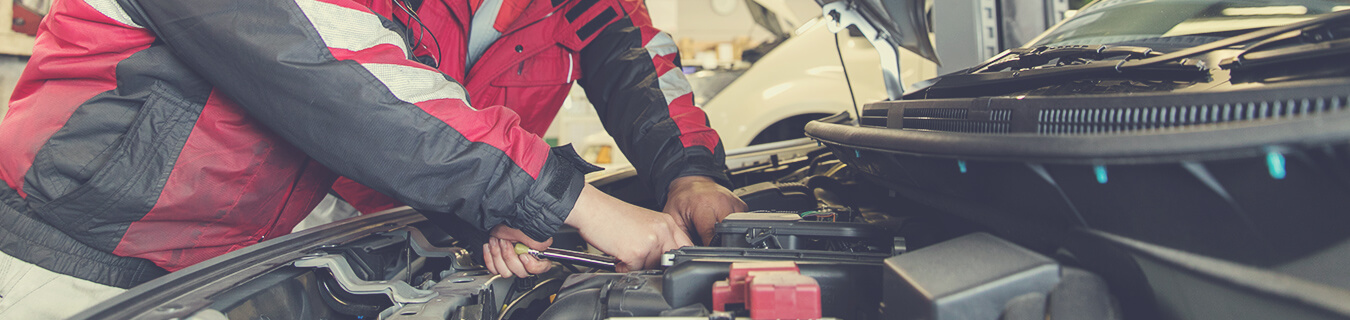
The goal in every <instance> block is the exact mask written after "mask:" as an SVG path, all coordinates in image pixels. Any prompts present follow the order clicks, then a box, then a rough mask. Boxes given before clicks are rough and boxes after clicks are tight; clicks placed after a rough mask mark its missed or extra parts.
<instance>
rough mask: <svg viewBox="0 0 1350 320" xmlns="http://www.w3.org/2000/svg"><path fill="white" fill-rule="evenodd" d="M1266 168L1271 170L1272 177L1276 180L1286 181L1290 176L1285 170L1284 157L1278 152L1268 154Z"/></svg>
mask: <svg viewBox="0 0 1350 320" xmlns="http://www.w3.org/2000/svg"><path fill="white" fill-rule="evenodd" d="M1266 167H1268V168H1270V177H1271V178H1275V179H1276V180H1279V179H1284V176H1285V175H1286V174H1288V172H1286V171H1285V170H1284V155H1283V154H1280V152H1278V151H1270V152H1266Z"/></svg>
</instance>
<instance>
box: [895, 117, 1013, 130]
mask: <svg viewBox="0 0 1350 320" xmlns="http://www.w3.org/2000/svg"><path fill="white" fill-rule="evenodd" d="M905 129H916V130H933V131H948V132H967V133H1008V132H1009V131H1008V123H1007V122H993V121H966V120H946V119H905Z"/></svg>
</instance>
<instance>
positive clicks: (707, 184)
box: [664, 176, 746, 246]
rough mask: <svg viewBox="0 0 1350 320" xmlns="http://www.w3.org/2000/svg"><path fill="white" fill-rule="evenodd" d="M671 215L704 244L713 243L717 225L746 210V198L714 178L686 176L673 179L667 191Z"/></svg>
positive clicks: (682, 227)
mask: <svg viewBox="0 0 1350 320" xmlns="http://www.w3.org/2000/svg"><path fill="white" fill-rule="evenodd" d="M664 211H665V212H666V213H667V214H670V215H671V216H674V217H675V224H677V225H679V226H680V228H681V229H684V230H685V231H686V232H688V233H690V235H691V236H694V235H697V236H698V237H699V239H700V240H702V241H703V242H702V244H703V245H705V246H706V245H710V244H711V242H712V238H713V227H714V226H716V225H717V223H718V222H721V221H722V219H723V218H726V217H727V215H730V214H732V213H735V212H745V211H746V207H745V201H741V198H739V197H736V195H735V194H732V193H731V190H727V188H726V187H723V186H722V185H720V184H717V182H715V181H713V179H712V178H708V177H704V176H685V177H680V178H677V179H675V181H671V182H670V191H669V192H668V193H667V194H666V208H665V210H664Z"/></svg>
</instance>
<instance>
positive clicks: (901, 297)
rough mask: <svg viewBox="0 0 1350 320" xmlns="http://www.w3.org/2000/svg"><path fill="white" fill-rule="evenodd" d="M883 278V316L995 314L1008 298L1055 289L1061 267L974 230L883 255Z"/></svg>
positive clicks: (990, 316)
mask: <svg viewBox="0 0 1350 320" xmlns="http://www.w3.org/2000/svg"><path fill="white" fill-rule="evenodd" d="M882 277H883V281H884V285H883V288H884V289H882V290H883V291H882V300H883V301H885V307H884V309H883V310H882V312H883V313H884V315H883V317H884V318H886V319H942V320H949V319H998V318H999V315H1000V314H1002V313H1003V309H1004V306H1005V305H1006V304H1007V303H1008V301H1010V300H1012V299H1013V298H1015V297H1017V296H1020V295H1023V294H1027V293H1040V294H1046V293H1049V292H1050V291H1051V290H1052V289H1054V287H1055V285H1056V284H1058V283H1059V280H1060V266H1059V264H1058V263H1056V262H1055V261H1054V260H1051V259H1050V258H1047V257H1045V256H1042V255H1040V254H1037V253H1035V252H1032V251H1030V250H1027V249H1025V248H1022V247H1019V246H1017V245H1015V244H1012V243H1011V242H1008V241H1006V240H1003V239H999V238H998V237H995V236H992V235H989V234H986V233H975V234H970V235H966V236H962V237H959V238H956V239H952V240H949V241H946V242H942V243H939V244H935V245H932V246H929V247H926V248H923V249H920V250H916V251H913V252H909V253H905V254H902V255H899V256H895V257H891V258H889V259H886V261H885V274H884V275H883V276H882Z"/></svg>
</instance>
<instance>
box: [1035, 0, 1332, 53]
mask: <svg viewBox="0 0 1350 320" xmlns="http://www.w3.org/2000/svg"><path fill="white" fill-rule="evenodd" d="M1346 9H1350V0H1341V1H1329V0H1267V1H1260V0H1246V1H1241V0H1101V1H1096V2H1094V3H1092V4H1090V5H1088V6H1087V7H1084V8H1083V9H1082V10H1080V11H1079V12H1078V13H1077V14H1076V15H1075V16H1074V17H1073V18H1071V19H1069V20H1068V21H1066V22H1064V24H1062V25H1060V26H1059V27H1057V28H1055V29H1053V30H1051V31H1049V32H1047V33H1046V34H1045V35H1044V36H1042V37H1041V38H1040V39H1039V40H1037V41H1034V42H1033V43H1032V44H1031V45H1029V47H1034V46H1042V45H1083V44H1109V43H1121V42H1136V41H1149V40H1156V39H1162V38H1166V39H1170V40H1174V41H1171V42H1178V44H1180V43H1186V44H1189V45H1186V46H1191V45H1198V44H1201V43H1205V42H1209V41H1213V40H1217V39H1220V38H1224V37H1228V36H1232V35H1235V34H1238V33H1242V32H1246V31H1250V30H1255V29H1260V28H1265V27H1272V26H1280V25H1286V24H1290V23H1294V22H1298V21H1303V20H1307V19H1312V18H1315V17H1317V16H1319V15H1323V14H1327V13H1331V12H1335V11H1340V10H1346ZM1206 40H1208V41H1206Z"/></svg>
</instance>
